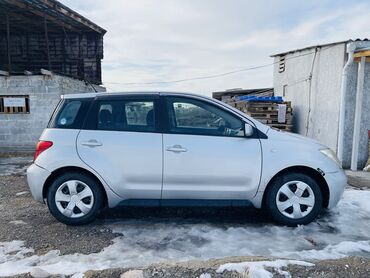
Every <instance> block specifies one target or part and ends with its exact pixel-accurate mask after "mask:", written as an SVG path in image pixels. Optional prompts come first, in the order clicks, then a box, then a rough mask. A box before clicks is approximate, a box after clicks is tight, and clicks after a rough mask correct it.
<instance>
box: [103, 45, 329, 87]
mask: <svg viewBox="0 0 370 278" xmlns="http://www.w3.org/2000/svg"><path fill="white" fill-rule="evenodd" d="M331 47H333V46H328V47H326V48H322V49H321V51H322V50H326V49H328V48H331ZM317 48H319V47H316V48H315V51H312V52H308V53H304V54H300V55H296V56H293V57H289V58H286V59H285V61H287V60H291V59H297V58H299V57H302V56H307V55H311V54H315V52H316V49H317ZM278 63H280V61H276V62H273V63H269V64H264V65H259V66H254V67H246V68H242V69H238V70H233V71H228V72H224V73H219V74H213V75H205V76H198V77H190V78H183V79H177V80H169V81H150V82H103V83H104V84H105V83H106V84H113V85H114V84H116V85H126V86H132V85H160V84H173V83H181V82H187V81H194V80H204V79H212V78H218V77H223V76H227V75H232V74H235V73H239V72H245V71H250V70H255V69H260V68H265V67H269V66H272V65H275V64H278Z"/></svg>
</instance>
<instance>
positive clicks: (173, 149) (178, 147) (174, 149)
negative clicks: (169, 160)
mask: <svg viewBox="0 0 370 278" xmlns="http://www.w3.org/2000/svg"><path fill="white" fill-rule="evenodd" d="M166 150H167V151H169V152H174V153H184V152H187V151H188V150H187V149H185V148H183V147H181V145H174V146H172V147H167V149H166Z"/></svg>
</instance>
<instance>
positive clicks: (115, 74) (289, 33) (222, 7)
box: [61, 0, 370, 95]
mask: <svg viewBox="0 0 370 278" xmlns="http://www.w3.org/2000/svg"><path fill="white" fill-rule="evenodd" d="M61 1H62V2H63V3H64V4H65V5H67V6H68V7H70V8H72V9H73V10H75V11H77V12H79V13H81V14H82V15H84V16H85V17H87V18H89V19H90V20H92V21H93V22H95V23H97V24H98V25H100V26H101V27H103V28H105V29H106V30H107V31H108V32H107V33H106V35H105V36H104V56H105V57H104V60H103V61H102V63H103V82H104V85H105V86H106V87H107V90H108V91H127V90H158V89H159V90H167V91H188V92H196V93H201V94H206V95H210V93H211V92H212V91H219V90H225V89H230V88H260V87H270V86H272V66H268V67H264V68H260V69H256V70H251V71H244V72H239V73H236V74H231V75H228V76H224V77H220V78H214V79H206V80H195V81H188V82H178V83H169V84H148V85H123V84H114V83H130V82H157V81H173V80H179V79H186V78H193V77H201V76H207V75H213V74H220V73H224V72H229V71H234V70H238V69H242V68H248V67H253V66H259V65H265V64H270V63H272V62H273V60H272V58H270V57H269V55H271V54H274V53H278V52H281V51H285V50H291V49H296V48H300V47H305V46H309V45H316V44H319V43H327V42H334V41H339V40H346V39H350V38H366V37H370V33H369V32H370V28H369V27H370V2H369V1H368V0H367V1H345V0H336V1H328V0H320V1H308V0H306V1H298V0H279V1H278V0H276V1H267V0H258V1H247V0H156V1H155V0H79V1H76V0H61Z"/></svg>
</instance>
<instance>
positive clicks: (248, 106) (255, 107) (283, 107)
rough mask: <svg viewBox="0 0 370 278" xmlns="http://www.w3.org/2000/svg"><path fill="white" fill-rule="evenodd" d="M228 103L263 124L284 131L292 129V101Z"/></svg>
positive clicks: (235, 101)
mask: <svg viewBox="0 0 370 278" xmlns="http://www.w3.org/2000/svg"><path fill="white" fill-rule="evenodd" d="M227 103H228V104H229V105H231V106H233V107H236V108H237V109H239V110H240V111H242V112H244V113H246V114H247V115H249V116H251V117H253V118H254V119H256V120H258V121H260V122H261V123H263V124H266V125H269V126H271V127H274V128H278V129H280V130H284V131H291V130H292V127H293V125H292V113H293V109H292V106H291V102H290V101H280V102H273V101H246V100H230V101H228V102H227Z"/></svg>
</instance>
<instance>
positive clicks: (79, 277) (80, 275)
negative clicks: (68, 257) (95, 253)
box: [71, 273, 84, 278]
mask: <svg viewBox="0 0 370 278" xmlns="http://www.w3.org/2000/svg"><path fill="white" fill-rule="evenodd" d="M71 278H84V274H83V273H75V274H73V275H72V276H71Z"/></svg>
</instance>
